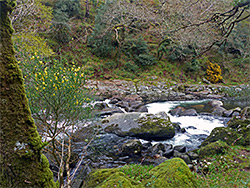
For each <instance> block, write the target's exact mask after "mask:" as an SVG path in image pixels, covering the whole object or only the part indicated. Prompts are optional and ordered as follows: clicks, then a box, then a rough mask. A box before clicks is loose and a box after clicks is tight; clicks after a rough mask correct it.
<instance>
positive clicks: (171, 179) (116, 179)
mask: <svg viewBox="0 0 250 188" xmlns="http://www.w3.org/2000/svg"><path fill="white" fill-rule="evenodd" d="M84 186H85V187H88V188H92V187H105V188H106V187H126V188H127V187H135V188H143V187H152V188H153V187H159V188H160V187H164V188H167V187H175V188H176V187H181V188H183V187H196V180H195V177H194V175H193V174H192V173H191V171H190V170H189V168H188V166H187V165H186V163H185V162H184V161H183V160H182V159H180V158H174V159H170V160H167V161H165V162H163V163H162V164H160V165H159V166H157V167H155V168H153V169H152V166H141V165H128V166H124V167H122V168H117V169H100V170H97V171H95V172H93V173H91V174H90V175H89V178H88V180H87V183H86V185H84Z"/></svg>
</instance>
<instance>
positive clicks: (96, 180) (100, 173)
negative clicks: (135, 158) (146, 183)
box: [84, 168, 142, 188]
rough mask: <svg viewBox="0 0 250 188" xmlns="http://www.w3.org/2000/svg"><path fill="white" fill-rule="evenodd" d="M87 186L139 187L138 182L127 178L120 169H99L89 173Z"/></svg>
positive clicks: (104, 187) (95, 187)
mask: <svg viewBox="0 0 250 188" xmlns="http://www.w3.org/2000/svg"><path fill="white" fill-rule="evenodd" d="M84 187H88V188H106V187H126V188H127V187H128V188H130V187H131V188H133V187H135V188H140V187H142V186H141V185H140V184H139V183H137V182H135V181H133V180H131V179H130V178H128V177H127V176H126V175H125V174H124V173H123V172H121V171H120V169H118V168H116V169H99V170H96V171H94V172H93V173H91V174H90V175H89V178H88V180H87V183H86V185H84Z"/></svg>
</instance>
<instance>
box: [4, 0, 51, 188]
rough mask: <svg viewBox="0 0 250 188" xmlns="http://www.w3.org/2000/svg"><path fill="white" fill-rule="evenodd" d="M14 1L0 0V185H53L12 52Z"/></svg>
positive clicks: (20, 74)
mask: <svg viewBox="0 0 250 188" xmlns="http://www.w3.org/2000/svg"><path fill="white" fill-rule="evenodd" d="M14 5H15V1H13V0H1V1H0V8H1V11H0V24H1V27H0V32H1V33H0V34H1V35H0V36H1V38H0V48H1V53H0V95H1V96H0V99H1V100H0V102H1V103H0V113H1V118H0V126H1V127H0V130H1V131H0V145H1V153H0V155H1V156H0V159H1V161H0V166H1V167H2V169H1V171H0V187H55V184H54V182H53V174H52V172H51V171H50V169H49V166H48V162H47V161H46V160H45V156H42V155H41V148H42V147H43V144H42V141H41V138H40V136H39V134H38V132H37V129H36V126H35V124H34V120H33V119H32V117H31V112H30V109H29V106H28V100H27V98H26V93H25V90H24V84H23V78H22V73H21V71H20V69H19V67H18V64H17V61H16V59H15V56H14V49H13V43H12V41H11V35H12V33H13V29H12V27H11V23H10V19H9V18H8V14H9V12H11V11H12V10H13V8H14Z"/></svg>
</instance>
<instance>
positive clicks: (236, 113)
mask: <svg viewBox="0 0 250 188" xmlns="http://www.w3.org/2000/svg"><path fill="white" fill-rule="evenodd" d="M239 115H240V113H239V112H233V113H232V115H231V117H237V116H239Z"/></svg>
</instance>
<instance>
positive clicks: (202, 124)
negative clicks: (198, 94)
mask: <svg viewBox="0 0 250 188" xmlns="http://www.w3.org/2000/svg"><path fill="white" fill-rule="evenodd" d="M207 103H208V100H201V101H167V102H159V103H151V104H148V105H147V107H148V112H149V113H152V114H156V113H158V112H161V111H164V112H166V113H167V114H168V116H170V120H171V121H172V122H174V123H179V125H180V126H181V128H185V130H186V132H185V133H177V134H176V135H175V137H174V138H172V139H169V140H166V141H163V142H164V143H168V144H172V145H173V146H176V145H185V146H186V147H187V150H192V149H196V148H198V146H199V145H200V144H201V142H202V141H203V140H204V139H205V138H206V137H207V136H208V135H209V134H210V133H211V131H212V130H213V129H214V128H215V127H223V126H226V123H227V121H228V120H229V118H224V117H214V116H208V115H198V116H181V117H177V116H172V115H171V114H170V113H168V112H169V110H171V109H173V108H175V107H176V106H185V107H186V108H187V107H188V106H190V107H193V106H197V107H201V106H202V107H203V109H205V111H207V110H206V109H208V108H206V104H207ZM196 110H197V111H199V109H196Z"/></svg>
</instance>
